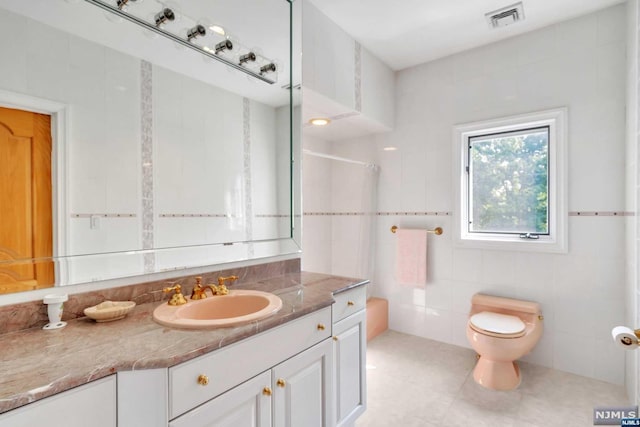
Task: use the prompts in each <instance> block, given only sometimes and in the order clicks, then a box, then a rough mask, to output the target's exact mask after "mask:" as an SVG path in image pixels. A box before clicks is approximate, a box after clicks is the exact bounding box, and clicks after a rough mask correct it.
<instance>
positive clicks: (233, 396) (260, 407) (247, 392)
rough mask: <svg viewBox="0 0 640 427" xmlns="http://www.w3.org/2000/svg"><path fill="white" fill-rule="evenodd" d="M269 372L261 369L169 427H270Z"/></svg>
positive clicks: (173, 422) (172, 422) (177, 419)
mask: <svg viewBox="0 0 640 427" xmlns="http://www.w3.org/2000/svg"><path fill="white" fill-rule="evenodd" d="M270 384H271V373H270V372H264V373H262V374H260V375H258V376H257V377H254V378H252V379H250V380H249V381H247V382H245V383H243V384H240V385H239V386H237V387H235V388H233V389H231V390H229V391H228V392H226V393H224V394H221V395H220V396H218V397H216V398H215V399H213V400H210V401H209V402H207V403H205V404H204V405H202V406H200V407H198V408H196V409H193V410H191V411H189V412H187V413H186V414H184V415H182V416H180V417H178V418H176V419H175V420H173V421H171V422H170V423H169V427H245V426H246V427H270V426H271V388H270Z"/></svg>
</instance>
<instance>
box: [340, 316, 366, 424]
mask: <svg viewBox="0 0 640 427" xmlns="http://www.w3.org/2000/svg"><path fill="white" fill-rule="evenodd" d="M366 319H367V316H366V314H365V311H364V310H362V311H360V312H358V313H356V314H353V315H351V316H349V317H348V318H346V319H344V320H342V321H340V322H338V323H336V324H335V325H334V326H333V332H334V335H333V356H334V383H335V390H336V393H335V396H336V403H335V411H336V412H335V413H336V425H339V426H341V425H352V424H353V422H354V421H355V420H356V418H358V417H359V416H360V415H361V414H362V413H363V412H364V411H365V409H366V402H367V383H366V350H367V328H366Z"/></svg>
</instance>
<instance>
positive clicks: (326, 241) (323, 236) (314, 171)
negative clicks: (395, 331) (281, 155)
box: [302, 144, 379, 295]
mask: <svg viewBox="0 0 640 427" xmlns="http://www.w3.org/2000/svg"><path fill="white" fill-rule="evenodd" d="M308 146H310V147H309V148H307V149H305V150H304V162H303V167H302V169H303V192H302V194H303V200H302V203H303V213H304V218H303V229H302V249H303V254H304V255H303V257H302V268H303V270H305V271H312V272H318V273H326V274H333V275H337V276H347V277H355V278H362V279H369V280H371V285H370V286H369V287H368V294H369V295H371V293H372V289H373V286H374V280H373V256H374V254H375V247H374V245H375V241H376V239H375V235H374V233H375V221H376V188H377V183H378V174H379V167H378V166H377V165H375V164H371V163H367V162H363V161H360V160H356V159H353V158H349V157H347V156H341V155H335V154H334V151H333V150H330V148H331V146H330V145H329V144H322V145H320V146H319V144H316V145H315V146H313V145H312V144H308ZM312 147H313V148H312Z"/></svg>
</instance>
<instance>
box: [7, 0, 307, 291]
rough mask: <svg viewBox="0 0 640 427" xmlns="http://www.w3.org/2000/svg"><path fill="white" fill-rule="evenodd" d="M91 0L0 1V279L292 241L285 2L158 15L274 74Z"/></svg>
mask: <svg viewBox="0 0 640 427" xmlns="http://www.w3.org/2000/svg"><path fill="white" fill-rule="evenodd" d="M101 1H102V2H104V3H109V4H111V6H113V7H114V8H116V9H118V8H119V7H120V6H122V10H125V9H126V10H127V11H132V10H133V8H134V7H135V8H138V7H140V9H138V10H137V12H136V13H137V14H138V15H137V16H139V17H140V19H148V20H149V22H153V20H154V19H155V17H154V16H152V13H151V11H152V10H156V9H157V10H156V12H158V11H160V10H161V9H162V7H161V6H163V5H164V3H163V2H161V1H159V0H148V1H145V2H135V4H134V3H133V2H131V4H128V3H129V2H124V3H123V2H122V1H120V0H101ZM95 2H96V1H95V0H85V1H79V2H64V1H51V0H30V1H28V2H24V1H22V0H0V54H1V55H2V58H4V59H5V60H4V61H2V62H0V75H1V76H2V77H1V78H0V106H1V107H2V108H1V109H0V159H2V162H3V164H5V165H10V166H11V167H3V168H0V174H2V175H0V182H1V183H0V193H1V194H0V197H2V200H3V201H5V200H9V201H10V202H9V203H2V204H0V224H1V225H0V227H2V228H0V293H8V292H16V291H23V290H31V289H38V288H42V287H49V286H53V285H66V284H78V283H86V282H94V281H101V280H106V279H113V278H121V277H130V276H137V275H142V274H150V273H155V272H163V271H173V270H177V269H184V268H188V267H195V266H204V265H212V264H220V263H225V262H231V261H241V260H249V259H255V258H263V257H269V256H276V255H282V254H285V253H292V252H297V251H299V249H298V247H297V246H296V245H295V244H294V242H292V241H291V239H290V238H291V237H292V236H293V230H292V224H293V220H294V216H293V215H292V209H293V205H292V194H293V191H292V186H293V185H294V184H293V182H292V172H293V171H294V168H292V166H291V164H292V135H293V134H294V133H296V132H298V130H297V129H292V125H293V123H294V122H295V121H293V120H292V118H293V116H294V114H293V108H294V105H297V104H299V100H297V99H294V98H295V97H297V96H299V95H298V94H297V93H296V94H294V93H293V92H297V91H295V90H293V92H292V89H291V87H292V85H291V84H290V83H291V82H292V81H293V82H294V84H293V86H295V85H296V84H297V83H299V77H293V79H292V74H296V75H298V74H299V70H298V68H299V67H297V65H296V66H295V67H294V69H293V70H292V67H291V64H292V61H291V56H290V55H291V53H290V30H291V26H290V21H289V19H290V7H291V6H292V4H291V3H289V2H288V1H286V0H281V1H280V0H275V1H270V2H264V1H261V0H243V2H242V6H240V5H238V2H236V1H234V0H224V1H218V2H210V1H205V0H183V1H182V3H181V5H180V9H179V11H176V16H175V18H176V19H174V20H168V19H167V20H165V21H163V22H162V29H163V30H166V31H167V32H171V33H172V34H182V33H184V39H185V40H186V41H187V43H193V44H198V46H202V49H204V47H205V46H206V47H207V48H208V49H213V50H215V46H216V45H217V44H219V43H220V42H221V41H228V42H229V44H233V46H234V48H233V50H231V49H229V51H228V52H224V53H223V54H224V55H226V56H227V58H228V61H231V62H232V63H237V64H240V61H241V57H242V56H243V55H245V56H246V55H247V54H248V53H254V54H255V55H256V60H255V62H256V63H255V64H251V65H247V68H249V67H252V68H251V69H252V70H254V71H252V72H253V73H254V74H256V73H257V74H258V76H260V73H263V75H268V76H269V78H270V79H274V82H273V84H271V83H270V82H266V81H264V80H265V79H258V78H256V77H255V76H252V75H248V74H247V73H245V72H242V70H238V69H237V67H230V66H229V65H228V64H226V63H225V62H224V61H213V60H211V59H210V57H209V56H210V55H205V54H202V52H197V51H194V50H193V49H185V48H184V47H181V44H179V43H176V42H175V41H174V40H171V39H170V38H167V37H158V36H156V37H153V34H152V33H151V32H150V31H148V30H147V29H144V28H143V27H141V26H140V25H136V24H134V23H131V22H129V21H127V20H122V19H120V20H118V19H113V17H114V16H115V15H113V14H112V13H109V12H107V11H105V10H103V9H101V8H98V7H96V6H95V5H94V4H92V3H95ZM247 3H251V4H250V5H248V4H247ZM267 3H268V4H267ZM249 9H250V10H251V11H252V13H251V14H250V16H248V14H246V13H245V12H246V10H249ZM131 13H133V12H131ZM147 15H149V16H147ZM212 17H213V18H212ZM214 19H215V21H214ZM117 21H121V22H117ZM204 22H207V23H212V22H215V23H216V25H217V26H218V28H224V31H225V32H226V34H225V35H224V36H222V35H220V34H210V35H208V36H207V37H197V34H196V33H193V31H194V30H193V29H194V28H196V29H197V26H198V25H202V23H204ZM208 28H213V24H209V27H208ZM189 31H191V33H193V34H192V36H191V39H190V38H189V37H190V36H189ZM16 34H20V37H19V38H18V37H15V35H16ZM194 34H195V35H194ZM295 43H296V42H295V41H294V44H295ZM247 46H251V47H250V48H249V47H247ZM232 51H233V53H232ZM296 61H299V57H298V56H296ZM245 62H246V61H245ZM251 62H254V61H251ZM271 64H274V65H273V66H274V67H275V70H274V69H273V68H272V66H271ZM239 66H244V65H239ZM256 67H257V68H256ZM262 68H264V70H262ZM249 74H251V73H249ZM296 123H297V122H296ZM294 178H295V177H294ZM297 203H299V202H296V204H297ZM298 229H299V227H298ZM298 232H299V230H298Z"/></svg>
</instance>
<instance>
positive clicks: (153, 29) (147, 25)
mask: <svg viewBox="0 0 640 427" xmlns="http://www.w3.org/2000/svg"><path fill="white" fill-rule="evenodd" d="M85 1H86V2H87V3H91V4H93V5H94V6H97V7H99V8H101V9H103V10H106V11H107V12H110V13H113V14H115V15H117V16H119V17H120V18H122V19H126V20H127V21H129V22H133V23H134V24H137V25H139V26H141V27H143V28H144V29H145V30H148V31H151V32H153V33H156V34H159V35H161V36H163V37H166V38H168V39H169V40H171V41H173V42H175V43H178V44H179V45H181V46H184V47H186V48H189V49H192V50H194V51H196V52H198V53H200V54H202V55H204V56H206V57H208V58H211V59H215V60H216V61H219V62H222V63H223V64H225V65H227V66H228V67H231V68H234V69H236V70H238V71H241V72H243V73H245V74H248V75H250V76H251V77H255V78H256V79H258V80H262V81H263V82H265V83H269V84H274V83H275V80H272V79H270V78H268V77H266V76H264V75H262V74H261V73H259V72H255V71H253V70H251V69H249V68H247V67H244V66H242V63H235V62H233V61H230V60H228V59H227V58H224V57H222V56H219V55H216V54H215V52H214V51H213V50H211V49H209V50H205V49H204V48H203V47H200V46H198V45H195V44H193V43H191V42H190V41H189V40H187V39H183V38H182V37H179V36H176V35H175V34H173V33H170V32H169V31H166V30H164V29H162V28H161V27H157V26H155V25H154V24H155V23H154V24H151V23H149V22H146V21H145V20H143V19H140V18H138V17H137V16H134V15H130V14H128V13H126V12H124V11H122V10H120V9H119V8H118V7H116V6H112V5H110V4H108V3H105V2H103V1H102V0H85Z"/></svg>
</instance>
